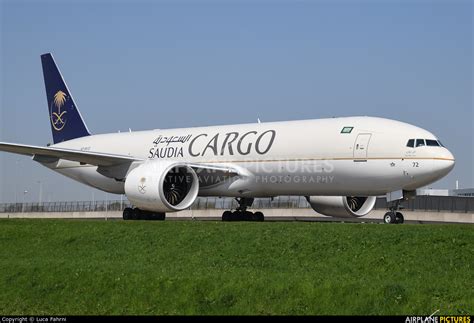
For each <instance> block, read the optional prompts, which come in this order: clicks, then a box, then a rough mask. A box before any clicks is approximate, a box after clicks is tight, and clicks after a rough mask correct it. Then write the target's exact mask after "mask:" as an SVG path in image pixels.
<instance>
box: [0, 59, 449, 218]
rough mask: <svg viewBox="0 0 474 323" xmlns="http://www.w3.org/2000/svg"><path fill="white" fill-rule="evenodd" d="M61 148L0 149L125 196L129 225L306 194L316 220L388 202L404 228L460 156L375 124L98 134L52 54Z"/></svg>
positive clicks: (412, 133)
mask: <svg viewBox="0 0 474 323" xmlns="http://www.w3.org/2000/svg"><path fill="white" fill-rule="evenodd" d="M41 62H42V68H43V76H44V82H45V88H46V97H47V102H48V113H49V120H50V124H51V131H52V135H53V141H54V144H52V145H50V144H48V145H47V146H46V147H41V146H31V145H23V144H15V143H5V142H0V151H5V152H9V153H14V154H21V155H27V156H31V157H32V159H33V160H34V161H36V162H38V163H40V164H41V165H43V166H46V167H47V168H49V169H51V170H53V171H55V172H58V173H60V174H62V175H64V176H67V177H69V178H72V179H73V180H76V181H78V182H81V183H84V184H86V185H89V186H92V187H95V188H97V189H99V190H102V191H105V192H109V193H115V194H125V195H126V196H127V198H128V200H129V201H130V202H131V203H132V205H133V206H134V208H125V209H124V210H123V219H124V220H135V219H154V220H164V219H165V217H166V213H169V212H177V211H181V210H185V209H187V208H189V207H190V206H191V205H192V204H193V202H194V201H195V200H196V198H197V197H198V196H217V197H233V198H235V199H236V201H237V202H238V207H236V210H234V211H233V212H232V210H227V211H225V212H223V214H222V220H223V221H233V220H248V221H251V220H253V221H263V220H264V214H263V213H262V212H255V213H253V212H250V211H248V210H247V209H248V208H251V206H252V203H253V201H254V199H255V198H262V197H276V196H280V195H291V196H304V197H306V199H307V201H308V202H309V205H310V206H311V207H312V208H313V209H314V210H315V211H316V212H318V213H320V214H323V215H326V216H333V217H346V218H350V217H361V216H364V215H366V214H368V213H369V212H370V211H371V210H372V209H373V207H374V205H375V201H376V197H377V196H380V195H385V196H386V198H387V201H388V202H389V205H390V206H389V210H388V212H387V213H385V215H384V218H383V221H384V222H385V223H403V221H404V217H403V214H402V213H401V212H399V210H400V201H402V200H404V199H408V198H413V197H414V196H415V195H416V189H417V188H419V187H422V186H426V185H428V184H430V183H433V182H435V181H437V180H439V179H440V178H442V177H444V176H445V175H447V174H448V173H449V172H450V171H451V170H452V169H453V167H454V164H455V158H454V156H453V155H452V154H451V152H450V151H449V150H448V149H447V148H445V147H444V146H443V144H442V143H441V142H440V141H439V140H438V138H437V137H436V136H435V135H434V134H432V133H431V132H429V131H427V130H424V129H422V128H419V127H416V126H414V125H411V124H407V123H404V122H400V121H396V120H390V119H385V118H376V117H366V116H361V117H340V118H328V119H315V120H300V121H284V122H260V120H259V122H258V123H249V124H237V125H224V126H209V127H194V128H178V129H156V130H149V131H133V132H132V131H129V132H122V133H111V134H97V135H93V134H91V132H90V131H89V129H88V128H87V126H86V124H85V122H84V119H83V117H82V116H81V113H80V112H79V109H78V107H77V105H76V103H75V102H74V99H73V97H72V94H71V91H70V90H69V88H68V87H67V85H66V83H65V81H64V79H63V77H62V75H61V72H60V71H59V69H58V67H57V65H56V63H55V61H54V58H53V56H52V55H51V54H50V53H46V54H43V55H41Z"/></svg>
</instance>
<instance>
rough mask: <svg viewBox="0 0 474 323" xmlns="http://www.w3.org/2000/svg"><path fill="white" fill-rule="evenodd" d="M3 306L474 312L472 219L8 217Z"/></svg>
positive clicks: (1, 245)
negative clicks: (386, 222) (383, 222)
mask: <svg viewBox="0 0 474 323" xmlns="http://www.w3.org/2000/svg"><path fill="white" fill-rule="evenodd" d="M0 232H1V233H0V314H4V315H5V314H10V315H17V314H45V315H46V314H56V315H59V314H69V315H71V314H184V315H188V314H224V315H225V314H321V315H322V314H363V315H364V314H368V315H372V314H401V315H413V314H419V315H430V314H431V313H433V312H434V311H435V310H438V309H439V310H440V312H439V313H437V314H473V313H474V226H472V225H452V224H451V225H439V224H438V225H408V224H404V225H381V224H342V223H301V222H290V223H282V222H280V223H278V222H264V223H233V222H230V223H229V222H227V223H223V222H193V221H182V222H181V221H165V222H141V221H127V222H125V221H73V220H70V221H67V220H0Z"/></svg>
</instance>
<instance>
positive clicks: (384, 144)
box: [45, 117, 454, 197]
mask: <svg viewBox="0 0 474 323" xmlns="http://www.w3.org/2000/svg"><path fill="white" fill-rule="evenodd" d="M344 127H346V132H349V130H350V128H351V127H352V130H351V131H350V132H349V133H343V131H342V130H343V128H344ZM409 139H425V140H426V139H430V140H437V138H436V137H435V136H434V135H433V134H432V133H430V132H428V131H426V130H424V129H421V128H418V127H415V126H412V125H409V124H406V123H402V122H399V121H394V120H388V119H382V118H372V117H347V118H332V119H319V120H303V121H288V122H268V123H254V124H240V125H228V126H213V127H196V128H181V129H165V130H151V131H138V132H128V133H115V134H104V135H93V136H87V137H82V138H78V139H74V140H70V141H67V142H64V143H60V144H57V145H54V146H52V147H61V148H70V149H79V150H82V151H92V152H103V153H110V154H119V155H128V156H133V157H137V158H143V159H148V160H175V161H182V162H192V163H197V164H199V163H203V164H207V165H217V166H229V165H230V166H232V167H234V168H238V169H239V170H241V172H242V173H245V174H247V175H246V176H244V177H240V178H237V179H234V180H232V181H225V182H222V183H221V184H219V185H208V186H202V187H201V188H200V190H199V195H201V196H252V197H264V196H277V195H304V196H312V195H338V196H351V195H357V196H373V195H380V194H385V193H387V192H393V191H397V190H401V189H403V190H414V189H416V188H418V187H422V186H425V185H427V184H429V183H432V182H434V181H436V180H438V179H440V178H442V177H443V176H445V175H446V174H447V173H449V171H450V170H451V169H452V168H453V167H454V157H453V155H452V154H451V153H450V152H449V151H448V150H447V149H446V148H444V147H441V146H422V147H416V148H415V147H407V142H408V140H409ZM45 166H47V167H49V168H51V169H53V170H55V171H57V172H59V173H61V174H63V175H66V176H68V177H71V178H73V179H75V180H77V181H79V182H81V183H84V184H88V185H90V186H93V187H96V188H98V189H101V190H104V191H108V192H112V193H117V194H123V193H124V183H123V182H121V181H117V180H114V179H111V178H108V177H105V176H103V175H101V174H100V173H98V172H97V167H96V166H91V165H81V164H79V163H77V162H71V161H65V160H60V161H59V162H57V163H54V164H45Z"/></svg>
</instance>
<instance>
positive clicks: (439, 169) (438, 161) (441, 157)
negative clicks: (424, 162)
mask: <svg viewBox="0 0 474 323" xmlns="http://www.w3.org/2000/svg"><path fill="white" fill-rule="evenodd" d="M433 164H434V165H433V166H434V167H433V171H434V172H435V173H437V174H438V176H440V177H443V176H445V175H447V174H448V173H449V172H450V171H451V170H452V169H453V168H454V164H455V158H454V155H453V154H452V153H451V152H450V151H449V150H448V149H447V148H443V149H442V150H441V151H440V152H439V153H438V154H437V156H436V158H435V160H434V163H433Z"/></svg>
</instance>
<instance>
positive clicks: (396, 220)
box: [383, 200, 405, 224]
mask: <svg viewBox="0 0 474 323" xmlns="http://www.w3.org/2000/svg"><path fill="white" fill-rule="evenodd" d="M400 208H401V207H400V200H396V201H394V203H393V204H392V205H391V206H390V211H388V212H387V213H385V215H384V217H383V222H384V223H387V224H402V223H403V222H405V218H404V217H403V214H402V213H401V212H398V210H399V209H400Z"/></svg>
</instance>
